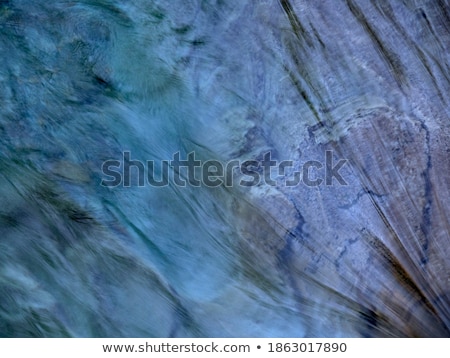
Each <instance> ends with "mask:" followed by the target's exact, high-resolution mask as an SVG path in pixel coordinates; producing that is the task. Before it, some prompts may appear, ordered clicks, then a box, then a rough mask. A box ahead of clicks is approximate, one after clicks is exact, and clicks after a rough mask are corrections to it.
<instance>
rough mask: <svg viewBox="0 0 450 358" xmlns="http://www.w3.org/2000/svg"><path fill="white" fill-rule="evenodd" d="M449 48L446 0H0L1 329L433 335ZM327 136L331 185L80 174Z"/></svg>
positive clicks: (58, 333) (449, 134)
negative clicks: (335, 168) (338, 175)
mask: <svg viewBox="0 0 450 358" xmlns="http://www.w3.org/2000/svg"><path fill="white" fill-rule="evenodd" d="M449 47H450V7H449V4H448V1H445V0H426V1H425V0H416V1H408V2H405V1H400V0H398V1H389V2H386V1H377V0H371V1H369V0H346V1H343V0H339V1H336V0H325V1H306V0H296V1H292V0H291V1H287V0H280V1H275V0H263V1H258V2H256V1H237V0H227V1H221V0H216V1H214V0H211V1H206V0H190V1H157V0H154V1H151V0H132V1H113V0H99V1H88V0H86V1H61V0H56V1H52V2H48V1H40V0H38V1H35V0H34V1H30V0H11V1H0V49H1V53H2V56H1V61H2V63H1V65H0V81H1V86H0V103H1V106H0V138H1V140H0V198H1V199H0V200H1V206H0V233H1V234H0V335H1V336H4V337H66V336H70V337H143V336H145V337H304V336H305V337H341V336H344V337H385V336H396V337H405V336H406V337H411V336H420V337H422V336H429V337H441V336H444V337H449V336H450V236H449V235H450V234H449V233H450V224H449V219H448V218H449V217H450V205H449V198H450V185H449V179H448V175H449V172H450V161H449V159H448V158H449V154H450V126H449V115H450V107H449V104H450V97H449V93H450V67H449V63H450V62H449V56H450V51H449V50H450V49H449ZM327 150H332V151H333V155H334V159H335V161H337V160H338V159H342V158H345V159H348V160H349V164H348V165H347V166H345V167H344V168H343V169H342V175H343V177H344V178H345V179H346V182H347V184H348V185H339V184H338V183H336V181H334V182H333V185H328V186H327V185H321V186H317V187H307V186H305V185H298V186H296V187H286V186H285V185H282V183H281V181H277V185H276V186H267V185H258V186H252V187H247V188H246V187H239V186H233V187H231V188H227V187H224V186H221V187H217V188H207V187H204V186H202V187H200V188H194V187H190V186H187V187H185V188H181V187H177V186H175V185H169V186H167V187H164V188H156V187H151V186H149V185H146V186H145V187H137V186H136V185H132V186H131V187H129V188H126V187H123V186H119V187H115V188H109V187H104V186H101V185H100V182H101V180H102V179H103V178H104V175H103V173H102V170H101V168H102V163H103V162H104V161H105V160H109V159H114V160H120V159H121V158H122V153H123V152H124V151H130V152H131V153H132V157H133V158H134V159H140V160H142V161H146V160H155V161H158V160H170V159H171V158H172V155H173V153H175V152H177V151H179V152H180V153H181V155H182V156H184V157H185V156H186V155H187V153H190V152H192V151H195V153H196V155H197V157H198V158H200V159H201V160H203V161H205V160H208V159H216V160H220V161H223V162H227V161H229V160H247V159H255V158H260V157H261V156H262V155H263V154H264V153H266V152H268V151H270V152H271V153H272V156H273V157H274V158H275V159H276V160H294V161H298V162H305V161H307V160H318V161H321V160H322V161H323V158H324V155H325V154H324V153H325V152H326V151H327ZM289 175H292V173H291V174H289V173H288V174H287V176H288V177H289ZM239 179H240V177H239V175H238V177H237V178H236V180H237V181H239Z"/></svg>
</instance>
